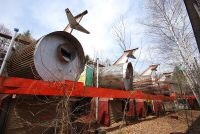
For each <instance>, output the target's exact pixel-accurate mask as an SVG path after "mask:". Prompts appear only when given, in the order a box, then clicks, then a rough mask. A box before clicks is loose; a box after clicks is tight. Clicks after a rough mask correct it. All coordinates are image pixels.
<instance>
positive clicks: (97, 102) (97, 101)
mask: <svg viewBox="0 0 200 134" xmlns="http://www.w3.org/2000/svg"><path fill="white" fill-rule="evenodd" d="M96 61H97V80H96V82H97V83H96V87H97V88H98V87H99V58H97V60H96ZM98 109H99V98H98V97H96V113H95V116H96V121H97V120H98Z"/></svg>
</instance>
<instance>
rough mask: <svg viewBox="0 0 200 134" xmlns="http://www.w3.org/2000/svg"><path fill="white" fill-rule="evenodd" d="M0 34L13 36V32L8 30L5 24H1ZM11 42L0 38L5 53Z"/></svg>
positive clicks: (0, 46)
mask: <svg viewBox="0 0 200 134" xmlns="http://www.w3.org/2000/svg"><path fill="white" fill-rule="evenodd" d="M0 33H3V34H7V35H11V32H10V30H9V29H8V28H6V27H5V26H4V25H3V24H0ZM8 43H9V40H8V39H5V38H2V37H0V49H1V50H2V51H3V50H4V49H5V47H6V46H7V45H8Z"/></svg>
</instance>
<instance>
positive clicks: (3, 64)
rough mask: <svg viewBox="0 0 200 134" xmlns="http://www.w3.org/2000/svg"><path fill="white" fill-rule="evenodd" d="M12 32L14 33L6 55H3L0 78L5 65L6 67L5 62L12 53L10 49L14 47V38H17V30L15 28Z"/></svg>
mask: <svg viewBox="0 0 200 134" xmlns="http://www.w3.org/2000/svg"><path fill="white" fill-rule="evenodd" d="M14 31H15V33H14V35H13V36H12V39H11V41H10V44H9V47H8V50H7V52H6V55H5V57H4V59H3V63H2V65H1V69H0V76H2V74H3V71H4V68H5V65H6V62H7V60H8V58H9V57H10V53H11V52H12V48H13V46H14V42H15V38H16V37H17V32H18V31H19V29H17V28H15V29H14Z"/></svg>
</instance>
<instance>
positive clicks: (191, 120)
mask: <svg viewBox="0 0 200 134" xmlns="http://www.w3.org/2000/svg"><path fill="white" fill-rule="evenodd" d="M186 115H187V117H186ZM114 125H115V124H113V125H112V126H114ZM112 126H111V128H110V129H107V130H106V133H108V134H173V133H174V134H186V133H187V134H200V111H197V110H187V111H186V110H182V111H178V112H175V113H169V114H167V115H164V116H161V117H154V116H149V117H147V118H146V119H142V120H140V121H135V122H133V123H132V124H127V125H123V126H122V127H121V128H119V125H118V126H117V127H116V125H115V129H114V130H112Z"/></svg>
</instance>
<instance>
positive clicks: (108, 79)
mask: <svg viewBox="0 0 200 134" xmlns="http://www.w3.org/2000/svg"><path fill="white" fill-rule="evenodd" d="M95 74H96V73H95ZM132 81H133V67H132V64H131V63H125V64H117V65H112V66H108V67H100V68H99V87H103V88H115V89H125V90H131V89H132ZM94 83H95V84H96V76H95V82H94Z"/></svg>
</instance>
